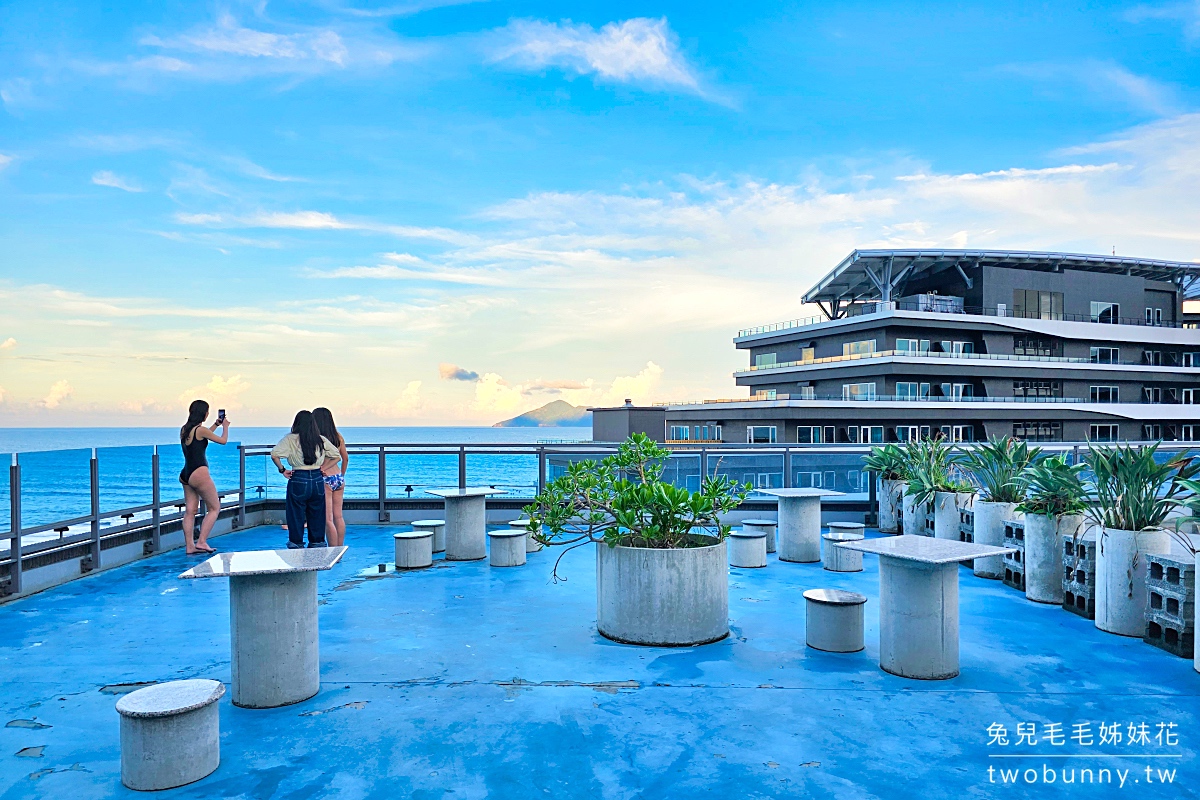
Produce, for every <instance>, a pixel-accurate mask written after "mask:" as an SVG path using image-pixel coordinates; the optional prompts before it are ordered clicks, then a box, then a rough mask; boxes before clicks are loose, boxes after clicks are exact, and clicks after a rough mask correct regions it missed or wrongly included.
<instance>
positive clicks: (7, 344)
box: [0, 336, 17, 350]
mask: <svg viewBox="0 0 1200 800" xmlns="http://www.w3.org/2000/svg"><path fill="white" fill-rule="evenodd" d="M16 346H17V340H16V339H14V338H13V337H11V336H10V337H8V338H7V339H5V340H4V341H3V342H0V350H12V349H13V348H14V347H16Z"/></svg>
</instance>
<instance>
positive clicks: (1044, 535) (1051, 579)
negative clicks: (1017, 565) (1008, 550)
mask: <svg viewBox="0 0 1200 800" xmlns="http://www.w3.org/2000/svg"><path fill="white" fill-rule="evenodd" d="M1058 529H1059V525H1058V517H1048V516H1046V515H1045V514H1029V515H1027V516H1026V517H1025V597H1026V598H1027V599H1029V600H1032V601H1033V602H1035V603H1054V604H1055V605H1062V601H1063V585H1062V582H1063V567H1062V557H1063V550H1062V537H1061V536H1060V535H1059V532H1058Z"/></svg>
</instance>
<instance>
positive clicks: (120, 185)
mask: <svg viewBox="0 0 1200 800" xmlns="http://www.w3.org/2000/svg"><path fill="white" fill-rule="evenodd" d="M92 183H94V184H96V185H97V186H109V187H112V188H113V189H120V190H121V191H123V192H144V191H146V190H145V189H143V188H142V187H140V186H138V185H137V184H135V183H133V182H131V181H129V180H126V179H125V178H122V177H121V176H120V175H117V174H116V173H114V172H110V171H109V170H106V169H102V170H100V171H99V172H97V173H96V174H94V175H92Z"/></svg>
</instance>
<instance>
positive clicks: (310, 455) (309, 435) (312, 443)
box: [292, 411, 323, 464]
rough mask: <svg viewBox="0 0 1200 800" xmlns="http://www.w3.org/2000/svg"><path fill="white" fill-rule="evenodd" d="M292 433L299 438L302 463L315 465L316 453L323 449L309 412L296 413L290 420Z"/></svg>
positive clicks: (319, 433) (319, 434)
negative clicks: (302, 456) (302, 455)
mask: <svg viewBox="0 0 1200 800" xmlns="http://www.w3.org/2000/svg"><path fill="white" fill-rule="evenodd" d="M292 433H295V434H298V435H299V436H300V452H301V453H303V454H304V463H305V464H315V463H317V453H318V452H319V451H320V450H322V449H323V448H322V447H321V432H320V431H319V430H317V423H316V422H315V421H313V415H312V412H311V411H298V412H296V418H295V419H294V420H292Z"/></svg>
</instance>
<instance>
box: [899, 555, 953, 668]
mask: <svg viewBox="0 0 1200 800" xmlns="http://www.w3.org/2000/svg"><path fill="white" fill-rule="evenodd" d="M958 570H959V567H958V564H954V563H950V564H925V563H918V562H913V561H906V560H902V559H898V558H892V557H890V556H885V555H881V556H880V557H879V666H880V667H881V668H882V669H883V670H884V671H885V672H890V673H892V674H893V675H899V676H901V677H903V678H920V679H923V680H942V679H945V678H953V677H954V676H955V675H957V674H958Z"/></svg>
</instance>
